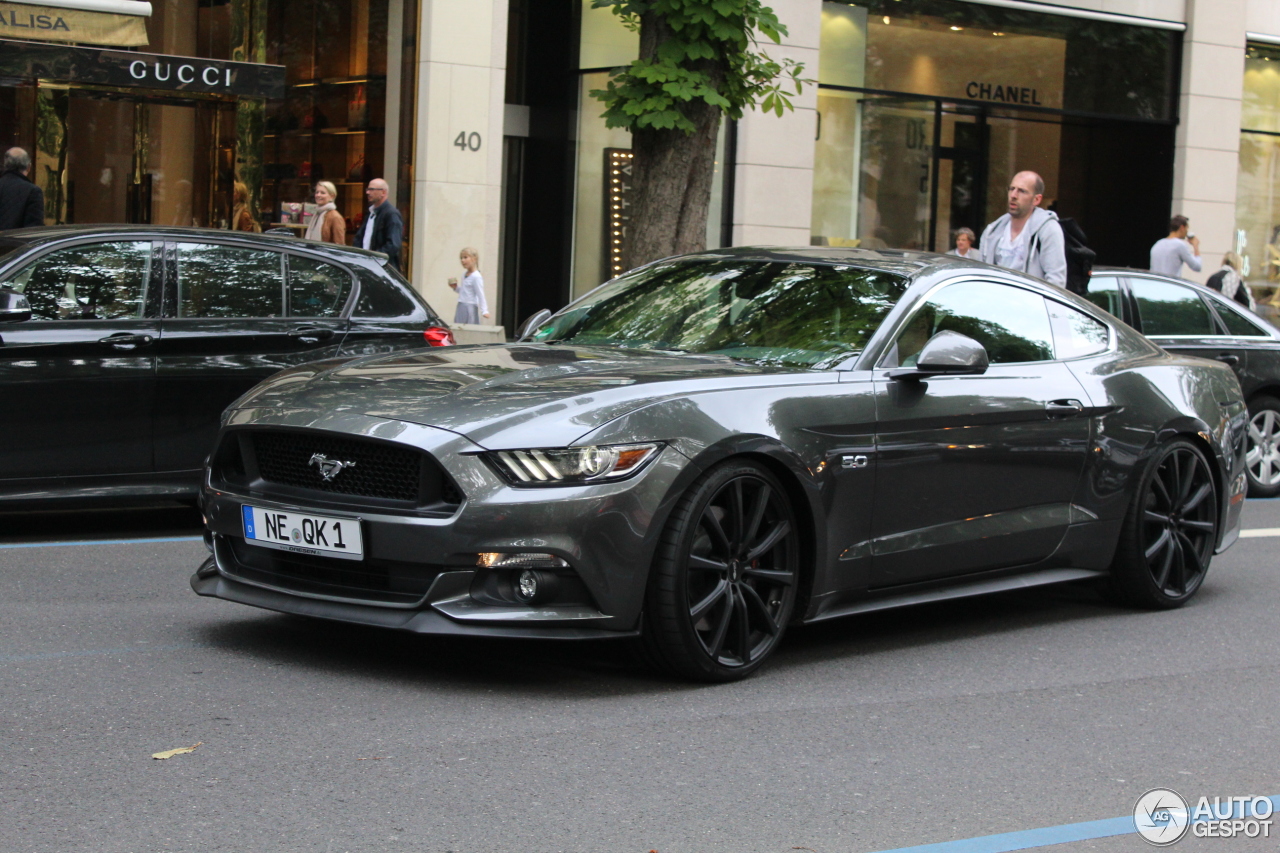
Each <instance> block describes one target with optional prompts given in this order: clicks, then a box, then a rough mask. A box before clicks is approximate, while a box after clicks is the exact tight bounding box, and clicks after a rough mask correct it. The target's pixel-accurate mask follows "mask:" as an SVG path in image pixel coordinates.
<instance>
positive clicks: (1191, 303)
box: [1129, 278, 1218, 336]
mask: <svg viewBox="0 0 1280 853" xmlns="http://www.w3.org/2000/svg"><path fill="white" fill-rule="evenodd" d="M1129 288H1130V289H1131V290H1132V291H1133V296H1134V298H1135V299H1136V300H1137V302H1138V316H1139V317H1141V318H1142V333H1143V334H1144V335H1148V336H1152V335H1216V334H1218V329H1217V327H1216V326H1214V324H1213V317H1212V316H1211V315H1210V314H1209V307H1208V306H1207V305H1205V304H1204V302H1203V300H1201V299H1200V295H1199V294H1197V293H1196V292H1195V291H1193V290H1192V289H1191V288H1189V287H1183V286H1182V285H1180V284H1169V283H1168V282H1163V281H1152V280H1151V279H1148V278H1133V279H1130V280H1129Z"/></svg>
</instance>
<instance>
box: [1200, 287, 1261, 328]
mask: <svg viewBox="0 0 1280 853" xmlns="http://www.w3.org/2000/svg"><path fill="white" fill-rule="evenodd" d="M1240 286H1241V287H1246V286H1247V285H1243V284H1242V285H1240ZM1213 307H1214V308H1216V309H1217V310H1218V316H1219V317H1221V318H1222V322H1223V324H1225V325H1226V327H1227V331H1228V332H1230V333H1231V334H1233V335H1238V336H1240V337H1242V338H1256V337H1271V335H1269V334H1268V333H1267V332H1265V331H1263V330H1262V329H1261V328H1260V327H1259V326H1258V324H1257V323H1256V322H1254V321H1253V320H1250V319H1249V318H1248V317H1246V316H1245V315H1244V312H1242V311H1240V310H1238V309H1237V308H1235V307H1234V306H1231V305H1227V304H1225V303H1223V302H1219V301H1217V300H1216V299H1215V300H1214V302H1213Z"/></svg>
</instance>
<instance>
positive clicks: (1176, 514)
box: [1110, 439, 1218, 610]
mask: <svg viewBox="0 0 1280 853" xmlns="http://www.w3.org/2000/svg"><path fill="white" fill-rule="evenodd" d="M1217 542H1218V493H1217V487H1216V485H1215V482H1214V479H1213V472H1212V471H1211V470H1210V468H1209V462H1208V461H1207V460H1206V459H1205V455H1204V453H1203V452H1202V451H1201V450H1200V448H1199V447H1197V446H1196V445H1194V444H1192V443H1191V442H1190V441H1187V440H1186V439H1175V440H1173V441H1170V442H1168V443H1167V444H1165V445H1163V446H1161V447H1160V448H1159V449H1158V450H1157V451H1156V452H1155V453H1154V454H1153V455H1152V458H1151V460H1150V462H1149V463H1148V464H1147V469H1146V471H1145V472H1144V473H1143V475H1142V479H1141V481H1140V483H1139V487H1138V490H1137V492H1136V493H1135V494H1134V496H1133V499H1132V501H1131V502H1130V504H1129V512H1128V514H1127V515H1126V516H1125V519H1124V527H1123V528H1122V529H1121V532H1120V542H1119V545H1118V546H1117V548H1116V554H1115V558H1114V559H1113V561H1112V564H1111V578H1110V589H1111V591H1112V593H1113V594H1114V597H1116V598H1119V599H1120V600H1121V601H1123V602H1124V603H1127V604H1130V605H1133V606H1135V607H1141V608H1144V609H1148V610H1168V609H1171V608H1174V607H1181V606H1182V605H1184V604H1186V603H1187V602H1188V601H1190V600H1191V597H1192V596H1194V595H1195V594H1196V591H1197V590H1199V589H1200V585H1201V584H1202V583H1203V582H1204V577H1205V574H1206V573H1207V572H1208V571H1209V561H1210V560H1211V559H1213V549H1214V546H1215V545H1217Z"/></svg>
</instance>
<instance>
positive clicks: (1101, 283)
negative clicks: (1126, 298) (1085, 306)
mask: <svg viewBox="0 0 1280 853" xmlns="http://www.w3.org/2000/svg"><path fill="white" fill-rule="evenodd" d="M1084 298H1085V299H1088V300H1089V301H1090V302H1092V303H1093V304H1094V305H1097V306H1098V307H1099V308H1101V309H1102V310H1103V311H1106V312H1107V313H1108V314H1110V315H1111V316H1113V317H1119V318H1120V319H1121V320H1123V319H1124V308H1123V307H1122V306H1121V302H1120V300H1121V293H1120V279H1118V278H1115V277H1113V276H1100V275H1095V276H1093V277H1092V278H1090V279H1089V292H1088V293H1087V294H1085V297H1084Z"/></svg>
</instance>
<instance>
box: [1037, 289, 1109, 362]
mask: <svg viewBox="0 0 1280 853" xmlns="http://www.w3.org/2000/svg"><path fill="white" fill-rule="evenodd" d="M1045 303H1046V304H1047V305H1048V306H1049V322H1050V323H1051V324H1052V325H1053V349H1054V352H1055V353H1056V355H1057V356H1058V358H1079V357H1080V356H1084V355H1093V354H1094V353H1099V352H1102V351H1104V350H1105V349H1106V348H1107V346H1108V345H1109V344H1110V343H1111V330H1110V329H1108V328H1107V326H1106V324H1105V323H1100V322H1098V321H1097V320H1095V319H1093V318H1092V317H1090V316H1089V315H1088V314H1084V313H1082V312H1080V311H1077V310H1076V309H1074V308H1071V307H1068V306H1066V305H1063V304H1062V303H1061V302H1055V301H1054V300H1052V299H1046V300H1045Z"/></svg>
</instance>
